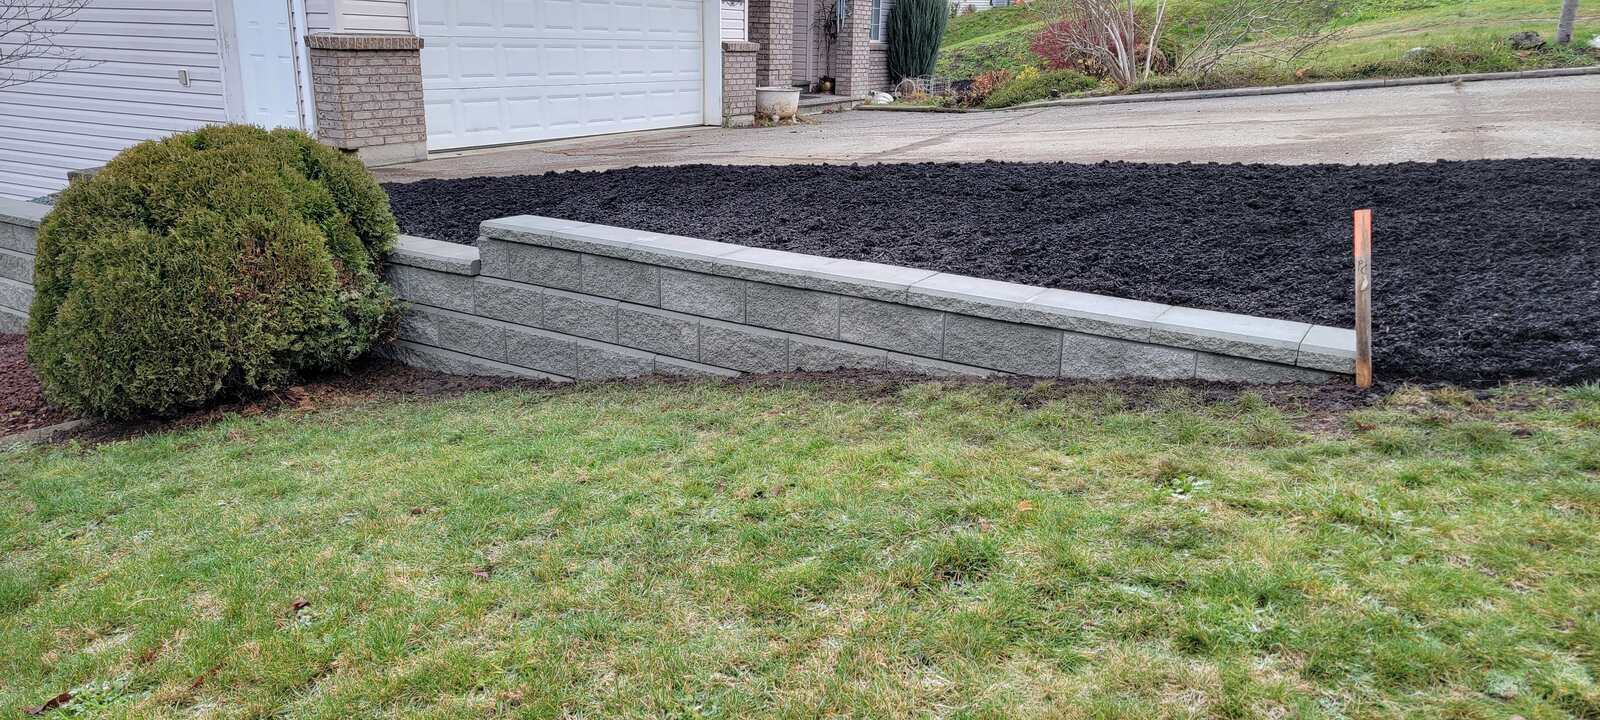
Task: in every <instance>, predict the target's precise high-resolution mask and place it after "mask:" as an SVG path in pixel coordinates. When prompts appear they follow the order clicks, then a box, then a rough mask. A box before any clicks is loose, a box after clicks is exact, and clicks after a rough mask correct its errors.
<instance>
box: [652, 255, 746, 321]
mask: <svg viewBox="0 0 1600 720" xmlns="http://www.w3.org/2000/svg"><path fill="white" fill-rule="evenodd" d="M744 284H745V281H743V280H739V279H737V278H727V277H720V276H717V275H703V274H701V273H696V272H687V271H683V270H671V269H666V268H663V269H662V270H661V307H662V308H663V309H666V310H676V311H678V312H685V313H689V314H690V315H700V316H702V317H709V318H716V319H718V320H727V321H728V322H744Z"/></svg>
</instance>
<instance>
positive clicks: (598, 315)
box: [543, 290, 618, 342]
mask: <svg viewBox="0 0 1600 720" xmlns="http://www.w3.org/2000/svg"><path fill="white" fill-rule="evenodd" d="M617 307H618V303H617V301H615V300H606V299H604V298H597V297H594V296H592V295H578V294H576V293H568V292H561V291H560V290H549V291H546V292H545V293H544V323H543V326H544V328H545V329H546V330H554V331H556V332H560V333H566V334H568V335H577V336H578V337H585V338H589V339H591V340H602V341H605V342H616V340H617Z"/></svg>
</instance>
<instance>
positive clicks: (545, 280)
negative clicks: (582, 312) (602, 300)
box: [478, 238, 583, 292]
mask: <svg viewBox="0 0 1600 720" xmlns="http://www.w3.org/2000/svg"><path fill="white" fill-rule="evenodd" d="M478 242H479V245H478V251H479V255H480V257H481V258H482V266H481V267H482V272H483V274H484V275H489V276H491V277H497V278H502V279H505V280H515V281H517V282H525V283H530V284H533V285H540V286H543V287H549V288H557V289H560V290H571V291H573V292H581V291H582V290H583V256H582V255H581V254H579V253H575V252H572V251H570V250H556V249H554V248H547V247H539V246H536V245H522V244H519V243H509V242H505V241H503V240H495V239H493V238H480V239H479V240H478Z"/></svg>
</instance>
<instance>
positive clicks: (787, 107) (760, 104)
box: [756, 87, 800, 120]
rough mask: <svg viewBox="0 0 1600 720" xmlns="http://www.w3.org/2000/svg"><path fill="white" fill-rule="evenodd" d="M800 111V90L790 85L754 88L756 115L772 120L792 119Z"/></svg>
mask: <svg viewBox="0 0 1600 720" xmlns="http://www.w3.org/2000/svg"><path fill="white" fill-rule="evenodd" d="M799 112H800V90H799V89H797V88H792V87H758V88H756V115H757V116H758V117H765V118H769V119H772V120H793V119H794V116H795V115H796V114H798V113H799Z"/></svg>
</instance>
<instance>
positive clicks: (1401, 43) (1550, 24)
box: [940, 0, 1600, 76]
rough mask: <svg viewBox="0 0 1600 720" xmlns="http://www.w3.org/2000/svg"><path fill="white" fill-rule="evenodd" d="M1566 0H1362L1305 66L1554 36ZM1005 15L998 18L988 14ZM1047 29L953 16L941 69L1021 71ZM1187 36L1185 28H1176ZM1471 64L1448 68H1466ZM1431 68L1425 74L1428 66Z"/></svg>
mask: <svg viewBox="0 0 1600 720" xmlns="http://www.w3.org/2000/svg"><path fill="white" fill-rule="evenodd" d="M1213 2H1215V0H1173V2H1172V3H1171V5H1170V6H1169V13H1171V15H1172V16H1174V17H1180V18H1181V17H1184V16H1194V15H1197V14H1200V13H1203V12H1204V10H1205V8H1206V7H1207V6H1208V5H1209V4H1211V3H1213ZM1560 7H1561V1H1560V0H1362V1H1361V2H1356V3H1353V4H1351V5H1348V6H1347V7H1346V9H1345V11H1344V12H1343V13H1342V14H1341V15H1340V16H1339V18H1338V19H1337V20H1335V21H1334V23H1333V25H1334V26H1336V27H1340V28H1343V29H1344V30H1345V33H1346V34H1345V36H1344V37H1343V38H1341V39H1340V41H1339V42H1337V43H1335V44H1333V45H1331V46H1330V47H1329V48H1328V49H1327V51H1326V52H1325V53H1324V54H1323V55H1321V56H1320V57H1317V58H1315V59H1314V60H1312V61H1310V62H1308V63H1307V65H1308V66H1309V67H1311V68H1312V69H1313V70H1314V71H1315V74H1317V75H1323V76H1344V75H1346V74H1348V73H1349V71H1350V69H1351V68H1353V67H1355V66H1358V65H1361V64H1363V63H1373V62H1379V61H1385V60H1395V59H1397V58H1399V57H1400V56H1401V55H1402V54H1404V53H1405V51H1406V50H1408V49H1410V48H1413V47H1422V46H1440V45H1460V46H1466V47H1471V48H1478V49H1484V50H1489V49H1490V47H1491V46H1492V45H1493V44H1494V43H1495V42H1496V41H1499V40H1502V39H1504V38H1505V37H1506V36H1508V35H1510V34H1511V33H1513V32H1518V31H1521V30H1534V31H1537V32H1540V33H1541V34H1543V35H1545V36H1546V37H1547V38H1549V37H1551V36H1553V35H1554V32H1555V17H1556V15H1557V14H1558V12H1559V10H1560ZM1580 10H1584V11H1585V12H1580V21H1579V23H1578V28H1577V33H1576V41H1577V42H1576V44H1577V45H1579V46H1580V47H1581V46H1582V45H1583V44H1584V43H1586V42H1587V41H1588V40H1589V38H1591V37H1594V35H1595V34H1596V32H1597V31H1600V13H1597V12H1595V11H1594V10H1592V9H1586V8H1582V7H1580ZM996 13H1003V14H1000V15H997V16H996V17H994V18H987V17H985V16H988V15H995V14H996ZM1040 26H1041V24H1040V22H1039V17H1038V16H1037V13H1036V12H1034V11H1033V10H1032V9H1030V8H1028V7H1027V6H1014V7H1010V8H1005V9H1003V10H993V11H986V12H982V13H976V14H973V15H967V16H962V17H958V18H954V19H952V20H951V21H950V30H949V32H947V34H946V36H945V42H944V46H943V47H942V48H941V51H940V59H941V63H942V64H941V66H940V70H941V72H946V73H949V74H951V75H954V76H961V75H965V74H968V73H972V72H974V71H976V72H981V71H982V70H984V69H988V68H990V67H1006V68H1009V69H1012V70H1017V69H1020V68H1021V67H1024V66H1026V65H1029V64H1034V63H1037V62H1038V60H1037V57H1036V56H1034V55H1032V53H1031V52H1029V51H1028V50H1027V47H1028V41H1029V39H1030V38H1031V37H1032V35H1033V34H1034V33H1036V32H1037V31H1038V28H1039V27H1040ZM1178 33H1179V34H1180V35H1181V34H1182V31H1181V29H1180V30H1179V31H1178ZM1497 54H1498V55H1503V56H1504V57H1503V58H1498V57H1497V58H1494V59H1493V62H1496V63H1499V64H1497V65H1494V66H1488V67H1485V68H1484V69H1486V70H1496V69H1505V68H1509V67H1531V66H1538V65H1553V64H1562V65H1570V64H1589V63H1593V62H1594V60H1593V58H1581V57H1579V58H1572V59H1570V61H1568V60H1569V59H1568V58H1562V57H1538V56H1536V57H1531V58H1519V57H1514V56H1513V54H1512V53H1511V52H1510V51H1509V50H1504V49H1501V50H1500V51H1499V52H1498V53H1497ZM1471 69H1473V68H1461V69H1456V70H1450V71H1455V72H1460V71H1464V70H1471ZM1425 70H1426V68H1424V69H1421V70H1419V71H1425Z"/></svg>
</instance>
